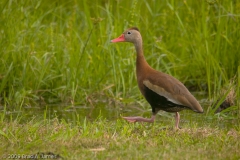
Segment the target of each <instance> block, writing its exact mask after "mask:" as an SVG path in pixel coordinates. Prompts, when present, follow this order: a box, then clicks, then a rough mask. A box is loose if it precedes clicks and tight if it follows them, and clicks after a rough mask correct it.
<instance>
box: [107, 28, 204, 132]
mask: <svg viewBox="0 0 240 160" xmlns="http://www.w3.org/2000/svg"><path fill="white" fill-rule="evenodd" d="M111 42H113V43H115V42H131V43H133V44H134V46H135V49H136V52H137V60H136V65H137V66H136V72H137V81H138V87H139V89H140V91H141V93H142V94H143V96H144V97H145V98H146V100H147V101H148V103H149V104H150V105H151V107H152V117H151V118H149V119H148V118H143V117H123V118H124V119H126V120H127V121H129V122H154V120H155V116H156V114H157V113H158V111H160V110H164V111H167V112H175V113H176V116H175V119H176V123H175V128H176V129H179V120H180V115H179V113H178V112H179V111H181V110H183V109H191V110H193V111H195V112H199V113H202V112H203V109H202V107H201V105H200V104H199V103H198V101H197V100H196V99H195V98H194V96H193V95H192V94H191V93H190V92H189V91H188V89H187V88H186V87H185V86H184V85H183V84H182V83H181V82H180V81H179V80H177V79H175V78H174V77H172V76H170V75H168V74H165V73H162V72H159V71H156V70H155V69H153V68H151V67H150V66H149V64H148V63H147V61H146V60H145V58H144V55H143V48H142V36H141V34H140V32H139V30H138V28H136V27H132V28H129V29H127V30H126V31H124V32H123V34H122V35H121V36H120V37H118V38H116V39H113V40H111Z"/></svg>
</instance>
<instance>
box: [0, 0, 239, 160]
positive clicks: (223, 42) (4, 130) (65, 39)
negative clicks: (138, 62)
mask: <svg viewBox="0 0 240 160" xmlns="http://www.w3.org/2000/svg"><path fill="white" fill-rule="evenodd" d="M0 12H1V16H0V24H1V25H0V55H1V56H0V63H1V65H0V111H1V112H0V141H1V142H2V145H1V150H0V152H1V153H0V155H8V154H35V153H37V152H45V153H47V152H53V153H56V154H60V155H61V156H63V157H65V158H67V159H82V158H86V159H92V158H94V157H95V158H98V159H112V157H116V158H119V159H122V157H124V159H125V158H127V159H146V158H149V159H159V158H160V159H239V158H240V157H239V154H238V150H239V148H240V147H239V143H238V139H239V134H240V132H239V127H238V126H239V117H240V109H239V106H240V105H239V104H240V102H239V96H240V95H239V93H240V92H239V89H240V61H239V59H240V54H239V50H240V48H239V39H240V32H239V30H240V27H239V23H240V3H239V2H238V1H234V0H232V1H222V0H216V1H214V0H206V1H203V0H202V1H192V2H190V1H184V0H182V1H177V0H161V1H153V0H152V1H149V0H139V1H138V0H134V1H128V0H121V1H106V0H99V1H87V0H72V1H59V0H54V1H47V0H31V1H26V0H18V1H8V0H2V1H1V2H0ZM132 26H137V27H138V28H139V29H140V31H141V34H142V37H143V40H144V51H145V57H146V59H147V61H148V62H149V64H150V65H151V66H152V67H153V68H155V69H157V70H160V71H163V72H165V73H168V74H170V75H172V76H174V77H176V78H178V79H179V80H180V81H182V82H183V83H184V84H185V85H186V86H187V87H188V88H189V89H190V90H191V91H192V92H197V93H199V94H200V95H201V94H203V95H204V96H203V97H202V98H200V97H199V98H198V99H199V100H200V103H201V104H202V106H204V109H205V111H206V112H205V113H206V114H203V115H202V116H201V115H200V116H198V118H197V119H198V120H196V117H195V114H193V113H192V112H189V113H188V112H187V111H186V112H183V114H181V116H182V115H183V120H187V122H189V123H183V129H182V130H180V131H173V130H171V129H167V130H162V129H161V128H163V127H164V126H172V125H173V123H174V122H173V121H170V122H169V121H168V122H164V121H161V122H156V123H155V124H154V125H146V127H143V126H142V125H140V124H128V123H126V122H124V121H122V120H121V119H117V120H116V117H117V118H120V114H130V113H129V110H131V111H133V110H134V107H135V108H139V110H137V111H136V112H139V113H133V114H136V115H141V114H142V115H144V116H145V114H147V115H146V116H149V114H150V107H149V105H148V104H147V103H146V101H145V100H144V99H143V97H142V96H141V95H140V92H139V90H138V87H137V83H136V77H135V58H136V55H135V50H134V47H133V46H132V44H127V43H124V44H111V43H110V40H111V39H113V38H116V37H117V36H119V35H120V34H121V33H122V32H123V31H124V30H125V29H126V28H128V27H132ZM234 77H235V79H234V82H233V83H231V84H232V86H229V84H230V82H232V79H233V78H234ZM226 86H228V88H227V89H226V93H228V92H229V91H230V90H229V89H231V88H235V93H236V99H235V104H234V106H232V107H231V108H229V109H228V110H226V111H224V112H223V113H221V114H217V115H214V111H215V110H216V109H217V107H218V106H219V105H220V104H218V105H217V107H215V108H214V107H212V106H211V103H212V102H216V101H217V99H219V93H220V92H221V90H222V89H223V88H226ZM226 96H227V95H226V94H225V95H224V96H223V97H220V102H221V101H223V100H224V98H225V97H226ZM205 102H207V103H205ZM54 105H55V106H60V107H58V110H57V111H55V108H54V107H51V106H54ZM61 106H63V107H62V108H61ZM79 106H80V107H82V106H83V107H89V106H90V107H89V108H90V109H89V110H90V111H89V112H88V113H86V112H85V110H84V109H83V108H82V109H81V108H80V109H79V108H78V107H79ZM133 106H134V107H133ZM34 108H37V109H38V110H41V111H40V112H38V111H34V110H32V109H34ZM45 108H47V109H49V110H51V113H52V114H50V113H48V110H47V109H46V111H45V110H44V109H45ZM99 108H100V111H99V112H97V111H96V110H97V109H99ZM127 108H129V110H128V113H126V112H125V111H126V110H127ZM68 110H74V111H73V112H71V113H69V112H68ZM103 110H108V111H109V112H107V114H106V113H105V112H104V113H103V114H101V111H103ZM60 111H61V113H62V114H63V115H64V114H65V115H68V116H69V115H70V116H69V117H70V119H71V120H70V121H69V120H68V119H69V117H67V116H65V117H64V116H62V115H61V116H62V117H60V116H59V115H58V114H59V112H60ZM144 111H146V113H145V112H144ZM49 112H50V111H49ZM134 112H135V111H134ZM131 114H132V113H131ZM98 115H102V117H101V116H100V118H96V117H97V116H98ZM184 115H187V116H186V117H184ZM71 116H72V117H71ZM109 116H113V117H115V118H113V119H114V120H113V121H112V119H111V118H109ZM189 116H190V118H189ZM34 117H35V118H34ZM83 117H90V118H93V119H94V120H92V121H90V120H89V119H88V118H87V119H85V120H84V118H83ZM161 117H162V119H168V120H169V119H171V120H172V117H171V118H169V117H170V116H169V115H168V114H165V113H163V114H161ZM199 117H202V118H199ZM160 119H161V118H160ZM162 119H161V120H162ZM222 123H224V124H225V125H222ZM228 123H229V124H228ZM147 146H149V147H147ZM93 149H96V150H95V151H93Z"/></svg>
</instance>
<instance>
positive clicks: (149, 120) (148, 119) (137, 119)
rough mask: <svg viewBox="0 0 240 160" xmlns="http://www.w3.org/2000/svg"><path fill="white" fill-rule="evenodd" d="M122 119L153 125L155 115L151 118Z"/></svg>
mask: <svg viewBox="0 0 240 160" xmlns="http://www.w3.org/2000/svg"><path fill="white" fill-rule="evenodd" d="M122 118H123V119H125V120H127V121H128V122H132V123H133V122H150V123H153V122H154V120H155V115H152V117H151V118H143V117H122Z"/></svg>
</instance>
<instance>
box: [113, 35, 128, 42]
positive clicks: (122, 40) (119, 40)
mask: <svg viewBox="0 0 240 160" xmlns="http://www.w3.org/2000/svg"><path fill="white" fill-rule="evenodd" d="M124 41H125V38H124V34H122V35H121V36H119V37H118V38H115V39H113V40H111V42H113V43H115V42H124Z"/></svg>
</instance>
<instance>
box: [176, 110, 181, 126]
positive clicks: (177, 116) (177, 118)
mask: <svg viewBox="0 0 240 160" xmlns="http://www.w3.org/2000/svg"><path fill="white" fill-rule="evenodd" d="M175 120H176V122H175V128H176V129H180V128H179V121H180V114H179V113H178V112H176V115H175Z"/></svg>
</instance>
